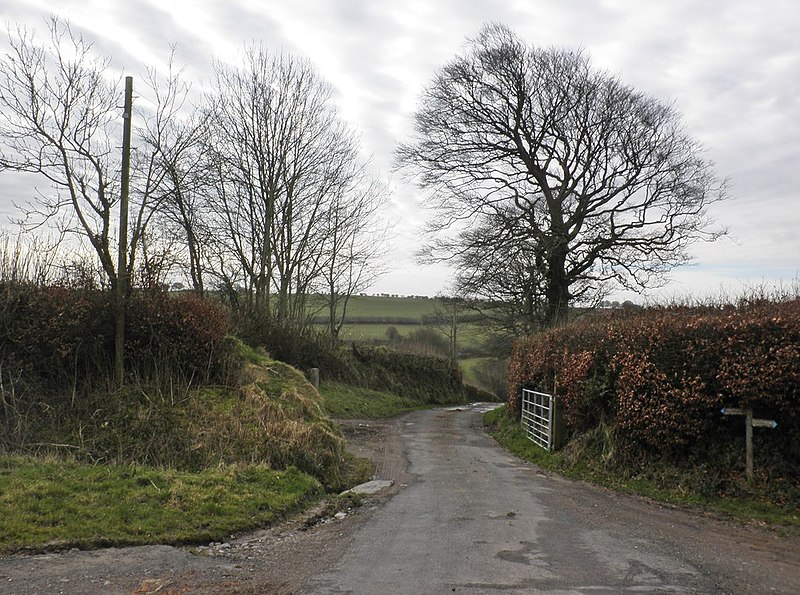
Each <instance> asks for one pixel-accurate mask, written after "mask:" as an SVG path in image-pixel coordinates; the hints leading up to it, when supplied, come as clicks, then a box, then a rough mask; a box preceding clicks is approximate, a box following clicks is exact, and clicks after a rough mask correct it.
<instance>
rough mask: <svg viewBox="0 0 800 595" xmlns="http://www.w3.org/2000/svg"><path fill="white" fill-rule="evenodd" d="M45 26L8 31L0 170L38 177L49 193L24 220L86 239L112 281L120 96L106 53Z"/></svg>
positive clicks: (0, 69) (52, 24) (0, 89)
mask: <svg viewBox="0 0 800 595" xmlns="http://www.w3.org/2000/svg"><path fill="white" fill-rule="evenodd" d="M48 26H49V33H50V37H49V41H48V43H46V44H44V45H39V44H38V43H37V42H36V41H35V40H34V37H33V35H32V34H31V33H29V32H28V31H26V30H24V29H17V30H16V31H15V32H14V33H11V32H9V44H10V47H11V51H10V53H8V54H6V55H5V56H3V57H2V59H1V60H0V107H1V108H2V109H0V171H2V170H12V171H20V172H29V173H35V174H39V175H41V176H43V177H44V178H45V179H46V180H47V181H48V182H49V183H50V185H51V189H52V192H40V193H39V197H38V200H37V201H36V202H31V203H30V204H29V205H28V206H27V209H26V212H27V217H26V222H27V223H28V224H29V225H32V226H35V225H40V224H42V223H43V222H52V221H59V222H60V224H61V225H62V226H63V228H64V229H65V230H66V231H69V232H74V233H78V234H79V235H81V236H83V237H85V238H87V239H88V240H89V242H90V244H91V246H92V248H93V249H94V251H95V253H96V254H97V257H98V258H99V260H100V264H101V265H102V268H103V271H104V273H105V275H106V276H107V277H108V279H109V280H110V281H111V283H112V284H116V282H117V279H118V271H117V270H116V253H115V251H114V247H113V246H112V244H111V237H112V234H113V232H114V230H113V229H112V223H113V221H112V209H113V207H114V205H115V204H116V202H117V200H118V198H119V160H118V156H117V155H116V153H117V147H118V146H119V144H120V143H119V141H118V139H119V138H120V137H121V134H120V133H121V130H120V126H119V122H120V120H121V110H120V107H119V106H120V105H121V96H120V94H119V93H118V91H117V85H116V84H115V82H113V81H111V80H109V64H110V61H109V60H108V59H104V58H98V57H95V56H94V55H93V53H92V51H91V46H90V45H89V44H88V43H86V42H85V41H84V40H83V38H82V37H80V36H78V35H75V34H74V33H73V32H72V30H71V29H70V28H69V25H68V24H66V23H64V22H62V21H60V20H58V19H56V18H53V19H51V20H50V21H49V22H48Z"/></svg>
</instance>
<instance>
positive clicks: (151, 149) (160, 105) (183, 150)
mask: <svg viewBox="0 0 800 595" xmlns="http://www.w3.org/2000/svg"><path fill="white" fill-rule="evenodd" d="M146 82H147V86H148V87H149V88H150V90H151V94H152V96H153V98H154V102H155V109H153V110H151V111H149V112H145V113H143V114H142V117H141V120H142V121H143V122H144V124H143V126H142V127H141V128H140V129H139V131H138V133H139V134H138V136H139V138H140V139H141V147H140V151H139V152H138V156H139V158H140V160H141V161H144V162H145V163H143V164H142V165H143V167H140V168H138V170H137V171H139V172H141V173H140V177H139V185H140V187H141V192H142V193H148V194H150V195H152V200H151V201H150V203H151V204H150V209H151V210H150V214H151V216H154V217H156V219H157V220H158V222H159V224H160V225H159V227H160V229H161V230H162V232H163V233H162V235H163V236H164V239H165V240H166V241H167V244H169V245H170V246H171V247H172V248H173V249H177V247H178V246H181V247H182V250H180V251H183V252H185V259H184V260H185V261H186V266H187V268H188V277H189V281H190V283H191V286H192V288H193V289H194V291H195V292H196V293H197V294H199V295H203V293H204V290H205V286H204V281H203V276H204V275H203V273H204V269H205V260H206V257H205V248H206V245H207V243H208V242H209V241H210V238H209V233H208V230H207V225H206V222H205V221H204V217H203V211H204V208H205V194H206V193H207V192H208V191H209V188H210V185H211V181H210V180H211V172H210V171H209V164H208V160H207V159H206V158H205V155H204V154H203V149H204V147H205V146H207V144H208V140H207V135H208V117H209V112H208V110H204V111H203V110H193V111H192V115H190V116H187V115H185V113H184V112H185V111H186V110H185V104H186V101H187V97H188V94H189V90H190V85H189V84H188V83H186V82H185V81H184V80H183V79H182V72H181V71H180V70H175V68H174V65H173V61H172V58H171V59H170V60H169V63H168V71H167V73H166V74H165V75H164V76H160V75H159V73H158V72H156V71H155V70H153V69H148V76H147V81H146ZM151 235H152V232H151Z"/></svg>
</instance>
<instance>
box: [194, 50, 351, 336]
mask: <svg viewBox="0 0 800 595" xmlns="http://www.w3.org/2000/svg"><path fill="white" fill-rule="evenodd" d="M209 109H210V114H211V116H210V118H209V125H210V134H209V137H208V138H209V139H210V142H209V146H208V147H207V148H206V150H205V155H206V156H207V157H208V158H209V160H210V161H211V163H212V165H213V167H214V169H215V175H216V178H215V179H216V182H215V188H214V192H213V194H212V199H211V201H210V205H209V207H210V208H209V211H210V212H211V213H213V218H214V222H213V226H214V233H213V235H214V237H215V238H216V240H217V242H218V244H217V246H218V247H217V250H216V251H215V258H216V260H215V263H216V264H215V266H214V269H215V271H214V273H215V275H216V276H217V277H218V279H219V280H220V282H221V284H222V285H223V286H225V287H228V288H229V289H231V290H234V291H235V288H236V287H237V286H238V285H240V284H241V285H242V286H243V287H244V289H245V296H246V299H247V300H248V304H249V305H250V306H252V307H255V308H258V309H260V310H261V311H262V312H265V313H267V314H271V313H274V314H275V315H276V316H277V317H279V318H281V319H292V320H295V321H297V320H300V319H301V318H303V317H304V316H305V315H306V309H305V297H306V296H307V295H308V294H309V292H310V291H311V289H312V288H313V287H314V286H315V284H317V283H318V280H319V278H320V275H321V271H322V268H323V266H325V265H327V264H330V250H332V249H333V250H335V249H336V248H334V247H332V245H331V242H330V241H329V240H330V233H331V232H330V224H331V221H332V220H336V218H337V217H339V216H340V215H341V214H342V213H343V211H341V210H340V209H339V206H341V205H343V204H344V203H343V202H342V201H346V200H349V198H347V197H348V196H349V194H350V193H351V192H352V191H356V192H357V191H358V187H357V185H356V184H355V180H356V179H357V178H358V176H359V175H360V171H361V165H360V164H359V156H358V145H357V142H356V138H355V135H354V134H353V133H352V132H351V131H350V130H349V128H348V127H347V126H345V125H344V124H343V123H342V122H341V120H340V119H339V118H338V116H337V113H336V110H335V107H334V105H333V96H332V90H331V88H330V86H329V85H328V84H327V83H325V82H324V81H323V80H322V79H321V78H320V77H319V76H318V75H317V74H316V73H315V71H314V70H313V68H312V67H311V65H310V64H309V62H308V61H306V60H303V59H299V58H296V57H293V56H291V55H288V54H275V53H271V52H269V51H268V50H266V49H265V48H264V47H261V46H252V47H250V48H248V49H247V51H246V54H245V64H244V66H243V67H242V68H232V67H229V66H225V65H221V64H217V66H216V82H215V88H214V90H213V93H212V97H211V99H210V108H209ZM351 214H352V213H351ZM362 215H364V216H366V213H365V212H364V213H362ZM348 216H350V215H348ZM340 239H341V238H340ZM345 245H346V244H342V246H345ZM338 256H339V255H337V257H338ZM273 298H274V299H273Z"/></svg>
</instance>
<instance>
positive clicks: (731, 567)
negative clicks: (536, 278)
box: [301, 407, 800, 594]
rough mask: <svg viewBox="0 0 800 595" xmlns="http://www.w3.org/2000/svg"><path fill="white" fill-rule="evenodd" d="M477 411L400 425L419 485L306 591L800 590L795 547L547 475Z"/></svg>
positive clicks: (412, 418)
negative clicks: (492, 432) (506, 445)
mask: <svg viewBox="0 0 800 595" xmlns="http://www.w3.org/2000/svg"><path fill="white" fill-rule="evenodd" d="M484 410H485V409H481V408H480V407H478V408H469V409H467V410H463V411H460V410H449V411H445V410H435V411H420V412H415V413H412V414H409V415H407V416H405V417H404V418H403V419H402V420H401V422H400V423H401V424H402V426H401V439H402V443H403V445H404V448H405V451H406V456H407V457H408V460H409V463H410V472H411V476H412V477H413V479H412V480H411V481H409V482H408V485H407V486H404V487H403V488H402V489H400V490H399V492H398V493H397V494H396V495H395V496H394V497H393V498H392V499H391V500H389V501H388V502H387V503H386V504H385V505H384V506H382V507H381V508H380V509H379V510H377V511H375V513H374V514H373V515H372V517H371V518H370V520H369V522H367V523H365V524H364V525H363V526H362V527H360V528H359V529H358V531H357V533H356V534H355V536H354V539H353V541H352V545H351V547H350V548H349V549H348V550H347V551H346V552H345V553H344V555H343V557H342V558H341V559H340V560H339V561H338V562H336V563H335V564H334V565H332V566H331V567H329V568H328V569H327V570H326V571H325V572H323V573H322V574H319V575H317V576H315V577H313V578H312V579H311V580H310V581H308V582H307V583H306V584H305V586H304V588H303V589H301V592H303V593H370V594H373V593H394V594H397V593H453V592H456V593H494V592H502V593H536V592H549V593H586V592H591V593H621V592H634V593H636V592H647V593H765V592H766V593H769V592H773V593H774V592H785V593H797V592H800V557H798V555H797V554H798V543H797V540H796V539H789V540H781V539H779V538H778V537H776V536H774V535H772V534H770V533H768V532H766V531H763V530H760V529H755V528H752V527H750V528H748V527H736V526H730V525H728V524H725V523H722V522H720V521H717V520H714V519H710V518H706V517H703V516H700V515H697V514H692V513H687V512H684V511H681V510H675V509H670V508H664V507H661V506H659V505H657V504H654V503H652V502H649V501H646V500H643V499H639V498H633V497H629V496H623V495H618V494H615V493H613V492H609V491H606V490H602V489H599V488H595V487H592V486H587V485H585V484H582V483H576V482H571V481H568V480H564V479H561V478H557V477H549V476H546V475H544V474H542V473H541V472H539V471H537V470H536V468H535V467H533V466H531V465H528V464H527V463H524V462H522V461H520V460H518V459H516V458H515V457H513V456H511V455H510V454H508V453H506V452H505V451H504V450H502V449H501V448H499V447H498V446H497V445H496V444H495V443H494V442H493V441H492V440H491V438H489V437H488V436H486V435H485V434H484V433H483V432H482V429H481V423H482V422H481V414H482V412H483V411H484Z"/></svg>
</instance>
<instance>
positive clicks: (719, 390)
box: [509, 300, 800, 473]
mask: <svg viewBox="0 0 800 595" xmlns="http://www.w3.org/2000/svg"><path fill="white" fill-rule="evenodd" d="M509 376H510V378H509V380H510V394H509V409H510V410H511V411H516V412H517V415H519V411H520V403H519V394H520V389H521V388H523V387H529V388H535V389H538V390H543V391H546V392H552V390H553V388H554V387H555V390H556V392H557V393H558V394H559V395H560V396H561V397H562V399H563V404H564V405H563V407H564V418H565V423H566V425H567V429H568V432H569V433H570V434H571V435H573V436H575V435H578V434H581V433H583V432H587V431H590V430H591V429H592V428H596V427H598V426H600V425H602V424H606V423H607V424H610V425H611V426H612V427H613V428H614V435H615V441H616V447H617V448H616V452H617V453H618V458H620V460H624V459H629V460H632V461H633V460H639V459H641V457H650V458H652V457H670V458H672V459H673V460H689V459H692V458H695V457H696V450H697V449H698V448H703V449H709V448H711V449H714V450H721V449H723V447H724V445H734V444H739V443H741V441H742V435H743V428H742V427H741V425H742V424H741V420H738V421H732V420H730V419H723V418H722V416H721V414H720V411H719V409H720V407H721V406H723V405H724V406H728V407H752V408H753V409H754V412H755V414H756V416H757V417H770V418H774V419H777V420H778V423H779V432H780V436H778V435H777V434H776V435H775V436H774V437H773V438H770V437H769V436H759V437H758V438H757V440H760V441H763V442H764V443H765V445H764V448H765V449H766V452H764V453H763V456H764V457H765V458H770V457H772V455H771V454H769V453H770V452H774V453H781V454H780V456H778V459H780V460H782V461H783V463H782V465H783V469H784V471H783V472H784V473H785V472H789V471H790V470H792V469H794V470H795V472H796V470H798V467H800V465H798V461H799V460H800V423H798V422H799V421H800V420H798V415H799V414H800V398H798V391H800V389H799V388H798V387H799V386H800V301H799V300H793V301H787V302H781V303H764V302H759V303H754V304H753V303H750V304H741V305H739V306H738V307H736V306H724V307H698V308H686V307H674V308H653V309H648V310H645V311H642V312H632V313H631V312H627V313H619V314H612V315H598V316H595V317H592V318H588V319H586V320H582V321H579V322H577V323H575V324H573V325H570V326H568V327H566V328H561V329H554V330H549V331H546V332H544V333H541V334H539V335H536V336H534V337H528V338H525V339H521V340H519V341H518V342H517V343H516V345H515V347H514V351H513V354H512V358H511V362H510V366H509ZM776 438H779V439H776ZM715 445H716V446H715Z"/></svg>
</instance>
